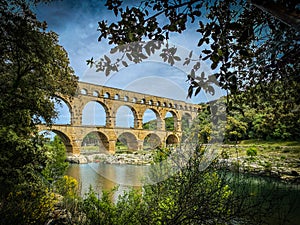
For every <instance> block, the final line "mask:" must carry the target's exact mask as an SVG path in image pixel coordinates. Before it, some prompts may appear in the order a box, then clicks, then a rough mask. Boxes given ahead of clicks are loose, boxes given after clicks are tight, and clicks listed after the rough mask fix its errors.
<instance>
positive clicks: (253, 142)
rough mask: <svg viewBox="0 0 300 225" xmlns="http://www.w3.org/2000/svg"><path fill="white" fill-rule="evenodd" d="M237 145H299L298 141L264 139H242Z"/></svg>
mask: <svg viewBox="0 0 300 225" xmlns="http://www.w3.org/2000/svg"><path fill="white" fill-rule="evenodd" d="M239 145H266V146H273V147H276V146H299V147H300V141H278V140H276V141H274V140H271V141H264V140H257V139H252V140H243V141H241V142H240V143H239Z"/></svg>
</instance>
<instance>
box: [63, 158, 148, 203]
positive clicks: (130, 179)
mask: <svg viewBox="0 0 300 225" xmlns="http://www.w3.org/2000/svg"><path fill="white" fill-rule="evenodd" d="M148 169H149V168H148V167H147V166H137V165H112V164H105V163H89V164H80V165H78V164H71V165H70V166H69V168H68V171H67V175H69V176H72V177H74V178H75V179H76V180H77V181H78V183H79V185H80V194H81V195H82V196H83V195H84V194H85V193H87V192H88V191H89V188H90V186H91V187H92V188H93V189H94V190H95V191H96V192H98V193H101V191H102V190H107V191H108V190H111V189H112V188H114V187H115V186H117V185H118V186H119V188H118V191H116V192H115V193H114V198H117V196H118V195H120V194H122V193H123V192H124V191H126V190H128V189H129V188H131V187H133V188H139V187H141V186H142V181H143V179H144V176H145V174H147V171H148Z"/></svg>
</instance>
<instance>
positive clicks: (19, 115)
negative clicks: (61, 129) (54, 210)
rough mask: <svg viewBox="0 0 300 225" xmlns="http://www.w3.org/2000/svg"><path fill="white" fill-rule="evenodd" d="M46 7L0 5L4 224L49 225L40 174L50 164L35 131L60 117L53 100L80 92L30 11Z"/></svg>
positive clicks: (19, 0)
mask: <svg viewBox="0 0 300 225" xmlns="http://www.w3.org/2000/svg"><path fill="white" fill-rule="evenodd" d="M46 1H47V0H45V1H42V0H41V1H39V0H36V1H27V0H12V1H1V2H0V15H1V20H0V49H1V57H0V92H1V95H0V115H1V116H0V149H1V151H0V191H1V198H0V214H1V224H45V216H46V215H47V213H48V212H49V210H50V209H51V207H52V206H51V207H50V206H49V210H47V207H44V206H43V204H45V205H48V203H49V204H50V202H51V197H49V192H47V188H46V187H45V185H44V182H45V179H44V178H43V177H42V174H41V173H42V171H43V169H44V168H45V166H46V164H47V159H49V158H48V156H47V155H46V152H47V147H45V145H44V144H45V142H44V138H43V137H42V136H40V135H39V134H38V132H37V127H36V125H38V124H40V123H41V120H42V119H43V120H45V121H46V123H47V124H50V123H51V121H52V119H53V118H54V117H55V116H56V115H57V112H55V110H54V102H53V99H56V97H57V96H71V95H73V94H74V93H75V91H76V86H77V79H78V78H77V77H76V76H75V75H74V72H73V70H72V68H70V67H69V59H68V56H67V53H66V51H65V50H64V49H63V48H62V47H61V46H60V45H59V44H58V36H57V34H55V33H54V32H46V23H44V22H40V21H38V20H37V18H36V16H35V15H34V13H33V12H32V11H31V9H32V8H33V7H34V3H37V2H46ZM56 100H57V99H56ZM57 101H58V100H57ZM52 175H53V174H52ZM49 176H51V175H49ZM46 183H47V182H46ZM10 193H11V194H10ZM32 193H33V194H32ZM48 200H49V201H48ZM51 204H52V203H51ZM2 222H3V223H2Z"/></svg>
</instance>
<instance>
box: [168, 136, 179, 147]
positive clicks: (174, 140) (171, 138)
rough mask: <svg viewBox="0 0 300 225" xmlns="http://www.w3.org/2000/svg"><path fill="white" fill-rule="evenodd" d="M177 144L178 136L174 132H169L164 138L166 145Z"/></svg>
mask: <svg viewBox="0 0 300 225" xmlns="http://www.w3.org/2000/svg"><path fill="white" fill-rule="evenodd" d="M178 144H179V138H178V137H177V136H176V135H175V134H169V135H168V137H167V138H166V146H176V145H178Z"/></svg>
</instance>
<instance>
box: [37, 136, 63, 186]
mask: <svg viewBox="0 0 300 225" xmlns="http://www.w3.org/2000/svg"><path fill="white" fill-rule="evenodd" d="M47 147H48V151H47V152H46V154H47V165H46V167H45V169H44V170H43V171H42V174H43V176H44V177H45V178H46V179H47V180H48V181H50V182H53V181H55V180H57V179H59V178H60V177H61V176H62V175H63V174H64V173H65V171H66V169H67V167H68V163H67V162H66V157H67V155H66V147H65V145H64V144H63V143H62V141H61V139H60V138H59V137H58V136H57V135H56V136H55V137H54V140H53V141H50V143H49V145H48V146H47Z"/></svg>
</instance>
